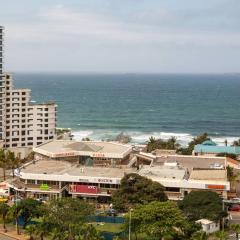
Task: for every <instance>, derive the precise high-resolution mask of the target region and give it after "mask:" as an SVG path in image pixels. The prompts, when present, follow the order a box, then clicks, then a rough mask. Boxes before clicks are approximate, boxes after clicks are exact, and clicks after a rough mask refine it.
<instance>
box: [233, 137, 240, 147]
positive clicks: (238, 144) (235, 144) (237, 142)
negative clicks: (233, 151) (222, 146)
mask: <svg viewBox="0 0 240 240" xmlns="http://www.w3.org/2000/svg"><path fill="white" fill-rule="evenodd" d="M232 146H234V147H239V146H240V138H239V139H238V140H235V141H234V142H233V144H232Z"/></svg>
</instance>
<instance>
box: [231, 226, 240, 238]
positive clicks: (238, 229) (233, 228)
mask: <svg viewBox="0 0 240 240" xmlns="http://www.w3.org/2000/svg"><path fill="white" fill-rule="evenodd" d="M230 228H231V229H232V230H233V231H234V232H235V233H236V240H238V236H239V234H240V224H232V225H231V226H230Z"/></svg>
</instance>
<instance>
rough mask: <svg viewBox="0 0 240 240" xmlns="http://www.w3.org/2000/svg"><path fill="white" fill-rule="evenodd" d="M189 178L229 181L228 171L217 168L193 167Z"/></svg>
mask: <svg viewBox="0 0 240 240" xmlns="http://www.w3.org/2000/svg"><path fill="white" fill-rule="evenodd" d="M189 179H191V180H214V181H227V171H226V170H216V169H193V171H192V172H191V174H190V177H189Z"/></svg>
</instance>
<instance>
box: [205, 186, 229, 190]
mask: <svg viewBox="0 0 240 240" xmlns="http://www.w3.org/2000/svg"><path fill="white" fill-rule="evenodd" d="M206 188H207V189H216V190H224V189H225V186H224V185H206Z"/></svg>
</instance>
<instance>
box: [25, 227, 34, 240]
mask: <svg viewBox="0 0 240 240" xmlns="http://www.w3.org/2000/svg"><path fill="white" fill-rule="evenodd" d="M25 231H26V233H27V234H28V235H29V240H34V235H35V233H36V225H33V224H31V225H28V226H27V227H26V229H25Z"/></svg>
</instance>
